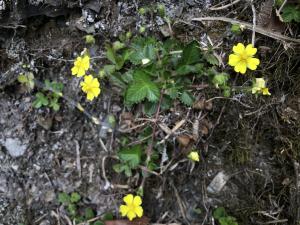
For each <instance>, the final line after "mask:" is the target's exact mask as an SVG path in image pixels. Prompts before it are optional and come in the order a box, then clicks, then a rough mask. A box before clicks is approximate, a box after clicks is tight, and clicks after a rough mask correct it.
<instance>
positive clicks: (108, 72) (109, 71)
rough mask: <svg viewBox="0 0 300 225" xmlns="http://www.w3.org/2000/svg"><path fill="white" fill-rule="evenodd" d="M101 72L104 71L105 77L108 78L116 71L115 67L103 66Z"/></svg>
mask: <svg viewBox="0 0 300 225" xmlns="http://www.w3.org/2000/svg"><path fill="white" fill-rule="evenodd" d="M103 70H104V73H105V75H107V76H109V75H111V74H112V73H114V72H115V71H116V66H115V65H105V66H104V67H103Z"/></svg>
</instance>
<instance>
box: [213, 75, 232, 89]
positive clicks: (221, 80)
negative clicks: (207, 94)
mask: <svg viewBox="0 0 300 225" xmlns="http://www.w3.org/2000/svg"><path fill="white" fill-rule="evenodd" d="M228 79H229V76H228V74H227V73H217V74H216V75H215V76H214V78H213V80H212V82H213V84H215V85H217V86H219V85H226V83H227V81H228Z"/></svg>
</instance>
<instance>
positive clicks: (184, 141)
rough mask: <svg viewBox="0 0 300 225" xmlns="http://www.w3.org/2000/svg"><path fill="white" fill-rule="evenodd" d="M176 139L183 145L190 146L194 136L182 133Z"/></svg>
mask: <svg viewBox="0 0 300 225" xmlns="http://www.w3.org/2000/svg"><path fill="white" fill-rule="evenodd" d="M176 139H177V141H178V143H179V144H180V145H181V146H182V147H186V146H188V145H189V144H190V143H191V141H192V138H191V137H190V136H189V135H186V134H182V135H180V136H178V137H177V138H176Z"/></svg>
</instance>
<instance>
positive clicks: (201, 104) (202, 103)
mask: <svg viewBox="0 0 300 225" xmlns="http://www.w3.org/2000/svg"><path fill="white" fill-rule="evenodd" d="M193 108H194V109H199V110H203V109H204V108H205V99H204V98H201V99H199V100H198V101H195V103H194V104H193Z"/></svg>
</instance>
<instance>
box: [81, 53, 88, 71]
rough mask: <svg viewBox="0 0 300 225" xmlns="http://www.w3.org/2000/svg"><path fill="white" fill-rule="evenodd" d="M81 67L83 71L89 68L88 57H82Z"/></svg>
mask: <svg viewBox="0 0 300 225" xmlns="http://www.w3.org/2000/svg"><path fill="white" fill-rule="evenodd" d="M82 65H83V68H84V69H85V70H88V69H89V67H90V57H89V56H88V55H86V56H84V57H83V59H82Z"/></svg>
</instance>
